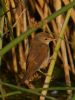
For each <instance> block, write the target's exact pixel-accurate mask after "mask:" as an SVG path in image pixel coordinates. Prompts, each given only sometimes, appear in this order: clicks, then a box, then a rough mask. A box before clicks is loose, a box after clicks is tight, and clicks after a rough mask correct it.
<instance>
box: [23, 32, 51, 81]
mask: <svg viewBox="0 0 75 100" xmlns="http://www.w3.org/2000/svg"><path fill="white" fill-rule="evenodd" d="M51 40H52V39H51V35H50V34H49V33H46V32H40V33H37V34H36V35H35V37H34V39H32V40H31V44H30V50H29V55H28V58H27V70H26V73H25V76H24V81H26V80H30V78H31V77H32V76H33V74H34V73H35V72H36V71H38V69H41V68H45V67H47V65H48V64H49V58H50V49H49V43H50V41H51Z"/></svg>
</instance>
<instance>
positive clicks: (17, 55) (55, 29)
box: [0, 0, 75, 100]
mask: <svg viewBox="0 0 75 100" xmlns="http://www.w3.org/2000/svg"><path fill="white" fill-rule="evenodd" d="M71 2H72V3H71ZM66 5H67V6H66ZM73 6H75V1H74V0H73V1H72V0H0V93H1V94H0V99H1V100H45V99H46V100H48V99H50V100H72V99H73V100H74V98H75V95H74V94H75V92H74V91H75V84H74V82H75V67H74V66H75V8H74V7H73ZM63 7H64V8H63ZM72 7H73V8H72ZM56 11H57V12H56ZM58 15H59V16H58ZM41 31H43V32H47V33H49V34H51V36H52V37H53V39H54V41H52V42H51V43H50V44H49V48H50V56H51V57H50V64H49V65H48V67H47V68H45V69H42V70H41V72H39V71H38V72H36V73H35V74H34V75H33V77H32V81H31V82H29V83H28V84H25V83H24V80H22V79H23V77H24V75H25V72H26V69H27V66H26V64H27V57H28V54H29V49H30V43H31V40H32V39H34V38H35V36H36V34H37V33H39V32H41ZM61 34H62V35H61ZM55 48H57V49H55ZM55 50H57V51H55ZM55 53H56V55H54V54H55ZM53 55H54V56H53ZM40 56H41V55H40ZM52 57H53V58H54V59H53V58H52ZM52 61H54V65H53V64H52ZM51 64H52V66H53V67H50V66H51ZM49 69H50V72H49ZM48 72H49V73H48ZM48 75H50V79H51V80H50V79H49V80H47V81H49V87H48V88H47V89H45V90H46V91H45V92H47V90H48V93H47V94H46V95H45V97H44V99H41V93H42V91H43V90H44V89H43V87H44V84H45V81H46V79H47V77H49V76H48Z"/></svg>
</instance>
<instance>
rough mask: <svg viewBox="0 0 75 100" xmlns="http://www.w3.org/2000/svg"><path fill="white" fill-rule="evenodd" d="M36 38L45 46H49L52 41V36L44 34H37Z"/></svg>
mask: <svg viewBox="0 0 75 100" xmlns="http://www.w3.org/2000/svg"><path fill="white" fill-rule="evenodd" d="M36 38H37V39H38V40H40V41H41V42H43V43H45V44H49V43H50V41H52V36H51V35H50V34H49V33H46V32H40V33H37V34H36Z"/></svg>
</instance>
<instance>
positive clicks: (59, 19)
mask: <svg viewBox="0 0 75 100" xmlns="http://www.w3.org/2000/svg"><path fill="white" fill-rule="evenodd" d="M53 4H54V7H55V10H59V9H60V8H61V7H62V2H61V0H56V1H55V0H54V3H53ZM56 22H57V25H58V30H59V34H60V32H61V29H62V26H63V23H64V18H63V16H62V15H59V16H58V17H56ZM65 33H66V32H65ZM65 33H64V34H65ZM61 52H62V57H63V66H64V72H65V80H66V85H67V86H71V80H70V73H69V64H68V58H67V51H66V45H65V41H64V40H62V42H61ZM67 92H68V94H72V91H71V90H67Z"/></svg>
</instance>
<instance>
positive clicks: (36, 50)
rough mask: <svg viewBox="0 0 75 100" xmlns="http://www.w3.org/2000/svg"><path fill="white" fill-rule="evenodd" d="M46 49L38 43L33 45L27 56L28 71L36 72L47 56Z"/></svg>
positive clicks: (45, 46)
mask: <svg viewBox="0 0 75 100" xmlns="http://www.w3.org/2000/svg"><path fill="white" fill-rule="evenodd" d="M35 42H36V41H35ZM48 49H49V48H48V45H45V44H43V43H39V41H38V42H37V43H36V45H34V44H33V45H32V46H31V49H30V52H29V56H28V61H27V66H28V68H27V69H29V70H30V71H32V70H34V71H36V70H37V69H38V68H39V67H40V65H41V64H42V62H43V61H44V59H45V58H46V57H47V56H48Z"/></svg>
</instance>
